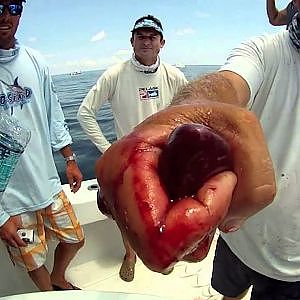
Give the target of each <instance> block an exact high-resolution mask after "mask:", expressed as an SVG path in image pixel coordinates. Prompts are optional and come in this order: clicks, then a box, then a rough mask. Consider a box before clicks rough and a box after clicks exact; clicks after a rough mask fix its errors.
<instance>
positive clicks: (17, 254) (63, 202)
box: [7, 191, 84, 271]
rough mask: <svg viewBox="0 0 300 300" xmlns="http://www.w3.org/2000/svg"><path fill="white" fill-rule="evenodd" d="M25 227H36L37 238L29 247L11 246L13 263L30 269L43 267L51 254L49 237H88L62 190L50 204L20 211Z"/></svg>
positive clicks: (69, 239) (68, 240)
mask: <svg viewBox="0 0 300 300" xmlns="http://www.w3.org/2000/svg"><path fill="white" fill-rule="evenodd" d="M20 217H21V220H22V228H24V229H33V230H34V242H33V243H32V244H28V245H27V246H26V247H20V248H14V247H8V248H7V249H8V252H9V254H10V257H11V259H12V261H13V263H17V264H18V265H20V266H23V267H24V268H26V269H27V271H33V270H35V269H38V268H39V267H41V266H42V265H43V264H44V263H45V261H46V257H47V252H48V246H47V242H46V241H47V240H48V239H53V238H57V239H58V240H59V241H62V242H65V243H74V244H75V243H79V242H80V241H82V240H83V239H84V235H83V231H82V228H81V226H80V224H79V222H78V220H77V218H76V216H75V213H74V211H73V208H72V205H71V203H70V201H69V199H68V198H67V196H66V194H65V193H64V192H63V191H61V192H60V193H58V194H57V195H55V196H54V197H53V203H52V204H51V205H49V206H48V207H46V208H44V209H41V210H37V211H34V212H26V213H23V214H21V215H20Z"/></svg>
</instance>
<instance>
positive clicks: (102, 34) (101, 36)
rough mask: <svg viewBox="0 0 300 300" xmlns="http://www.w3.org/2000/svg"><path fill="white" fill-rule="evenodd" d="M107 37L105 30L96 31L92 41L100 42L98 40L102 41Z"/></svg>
mask: <svg viewBox="0 0 300 300" xmlns="http://www.w3.org/2000/svg"><path fill="white" fill-rule="evenodd" d="M105 37H106V33H105V31H104V30H102V31H100V32H98V33H96V34H95V35H94V36H92V38H91V40H90V41H91V42H98V41H101V40H103V39H104V38H105Z"/></svg>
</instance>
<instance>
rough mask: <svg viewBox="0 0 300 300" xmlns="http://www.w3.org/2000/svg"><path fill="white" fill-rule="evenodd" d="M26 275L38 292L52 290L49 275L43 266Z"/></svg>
mask: <svg viewBox="0 0 300 300" xmlns="http://www.w3.org/2000/svg"><path fill="white" fill-rule="evenodd" d="M28 275H29V276H30V278H31V280H32V281H33V282H34V284H35V285H36V286H37V287H38V289H39V290H40V291H42V292H43V291H52V290H53V287H52V283H51V279H50V274H49V272H48V270H47V268H46V267H45V266H41V267H40V268H38V269H36V270H33V271H30V272H28Z"/></svg>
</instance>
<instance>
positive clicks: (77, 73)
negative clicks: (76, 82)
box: [70, 71, 81, 76]
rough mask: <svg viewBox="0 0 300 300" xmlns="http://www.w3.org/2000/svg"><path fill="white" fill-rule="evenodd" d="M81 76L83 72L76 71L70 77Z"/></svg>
mask: <svg viewBox="0 0 300 300" xmlns="http://www.w3.org/2000/svg"><path fill="white" fill-rule="evenodd" d="M80 74H81V71H74V72H71V73H70V76H77V75H80Z"/></svg>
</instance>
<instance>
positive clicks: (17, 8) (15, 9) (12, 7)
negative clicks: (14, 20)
mask: <svg viewBox="0 0 300 300" xmlns="http://www.w3.org/2000/svg"><path fill="white" fill-rule="evenodd" d="M5 8H7V9H8V11H9V13H10V15H11V16H20V15H21V13H22V10H23V6H22V5H21V4H8V5H4V4H0V16H1V15H3V14H4V9H5Z"/></svg>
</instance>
